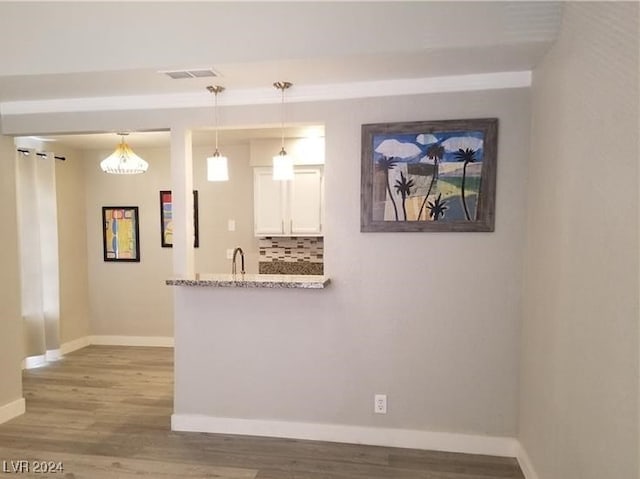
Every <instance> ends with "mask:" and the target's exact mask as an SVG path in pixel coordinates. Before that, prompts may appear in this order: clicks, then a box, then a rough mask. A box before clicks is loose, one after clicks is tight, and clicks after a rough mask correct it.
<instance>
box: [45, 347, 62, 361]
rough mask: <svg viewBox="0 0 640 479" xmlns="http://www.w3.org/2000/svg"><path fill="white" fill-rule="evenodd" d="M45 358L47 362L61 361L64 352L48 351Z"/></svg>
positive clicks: (58, 350) (57, 350)
mask: <svg viewBox="0 0 640 479" xmlns="http://www.w3.org/2000/svg"><path fill="white" fill-rule="evenodd" d="M44 357H45V359H46V360H47V361H59V360H60V359H61V358H62V352H61V350H60V349H47V352H46V353H44Z"/></svg>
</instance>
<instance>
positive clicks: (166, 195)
mask: <svg viewBox="0 0 640 479" xmlns="http://www.w3.org/2000/svg"><path fill="white" fill-rule="evenodd" d="M160 238H161V239H160V244H161V246H162V247H163V248H172V247H173V202H172V199H171V191H170V190H163V191H161V192H160ZM198 246H200V234H199V231H198V191H197V190H194V191H193V247H194V248H197V247H198Z"/></svg>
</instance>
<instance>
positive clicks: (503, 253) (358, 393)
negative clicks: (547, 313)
mask: <svg viewBox="0 0 640 479" xmlns="http://www.w3.org/2000/svg"><path fill="white" fill-rule="evenodd" d="M233 111H234V112H235V115H231V114H230V115H229V116H234V117H235V118H236V119H238V120H240V119H241V118H243V117H244V121H245V122H249V118H250V117H252V115H257V114H259V113H260V110H259V109H255V108H253V109H251V110H244V109H240V108H239V109H237V110H233ZM291 111H292V115H293V116H294V118H296V119H303V118H305V119H306V118H310V117H313V118H314V120H316V121H319V122H324V123H325V125H326V165H325V174H326V183H325V187H326V223H327V225H326V226H327V228H326V236H325V248H326V249H325V254H326V262H325V266H326V273H327V274H328V276H330V277H331V279H332V284H331V286H330V287H329V289H327V290H322V291H300V290H294V291H284V290H261V291H259V290H221V289H207V288H178V289H177V290H176V324H175V326H176V345H177V347H176V393H175V394H176V401H175V411H176V413H178V414H190V413H191V414H202V415H209V416H216V417H237V418H261V419H276V420H284V421H304V422H320V423H333V424H351V425H366V426H380V427H398V428H410V429H422V430H429V431H448V432H466V433H478V434H490V435H496V436H502V435H504V436H515V434H516V431H517V426H516V419H517V412H516V411H517V389H518V367H519V364H518V363H519V353H520V351H519V341H520V339H519V338H520V311H521V289H522V254H523V245H524V233H523V231H524V225H525V212H524V208H525V186H526V185H525V170H526V159H527V156H528V147H529V92H528V90H526V89H514V90H502V91H486V92H473V93H461V94H438V95H421V96H406V97H393V98H374V99H366V100H354V101H339V102H325V103H313V104H294V105H292V108H291ZM487 116H496V117H498V118H499V119H500V133H499V147H498V152H499V153H498V182H497V183H498V184H497V210H496V231H495V232H494V233H476V234H459V233H458V234H446V233H445V234H426V233H425V234H407V233H404V234H371V233H369V234H363V233H360V226H359V225H360V127H361V125H362V124H363V123H371V122H383V121H409V120H426V119H447V118H478V117H487ZM374 393H386V394H388V396H389V413H388V414H387V415H386V416H379V415H378V416H375V417H374V415H373V413H372V402H373V395H374Z"/></svg>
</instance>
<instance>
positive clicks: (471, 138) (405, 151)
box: [373, 131, 484, 163]
mask: <svg viewBox="0 0 640 479" xmlns="http://www.w3.org/2000/svg"><path fill="white" fill-rule="evenodd" d="M483 139H484V133H483V132H482V131H438V132H435V133H410V134H380V135H374V136H373V161H374V162H377V161H378V160H379V159H380V158H381V157H382V156H394V157H396V158H397V159H398V160H399V161H402V162H406V163H418V162H420V161H421V160H422V161H425V160H424V158H425V157H426V156H427V149H428V148H429V147H430V146H431V145H433V144H435V143H440V144H441V145H442V146H444V149H445V153H444V157H443V159H442V161H445V162H455V161H458V160H457V159H456V158H455V156H454V154H455V152H456V151H458V149H459V148H462V149H465V148H470V149H472V150H476V155H475V156H476V162H481V161H482V160H483V159H484V148H483Z"/></svg>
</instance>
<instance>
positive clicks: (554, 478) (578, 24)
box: [519, 2, 640, 479]
mask: <svg viewBox="0 0 640 479" xmlns="http://www.w3.org/2000/svg"><path fill="white" fill-rule="evenodd" d="M638 49H639V45H638V4H637V3H619V2H611V3H581V2H577V3H574V2H569V3H566V4H565V17H564V22H563V26H562V31H561V36H560V39H559V41H558V43H557V44H556V45H555V46H554V47H553V49H552V50H551V51H550V52H549V54H548V56H547V57H546V58H545V60H544V61H543V62H542V63H541V64H540V65H539V67H538V68H536V70H535V71H534V75H533V97H532V104H533V120H532V123H533V128H532V139H531V145H532V149H531V161H530V163H529V164H530V168H529V174H528V179H529V186H528V189H529V200H528V222H527V249H526V281H525V283H526V285H525V301H524V325H523V335H522V338H523V339H522V342H523V351H522V372H521V375H522V377H521V391H520V398H521V399H520V420H519V423H520V432H519V437H520V441H521V443H522V445H523V446H524V448H525V450H526V452H527V453H528V456H529V458H530V462H531V464H532V466H533V468H534V469H535V471H536V472H537V475H538V477H539V478H540V479H603V478H616V479H632V478H637V477H638V288H639V284H638V158H639V147H638V132H639V131H640V125H639V122H638V68H639V65H638ZM533 477H535V476H533Z"/></svg>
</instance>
